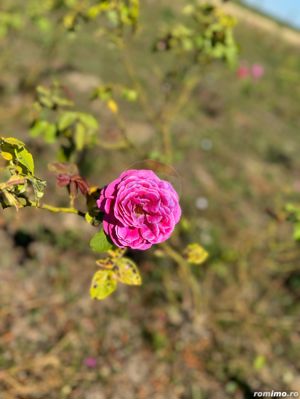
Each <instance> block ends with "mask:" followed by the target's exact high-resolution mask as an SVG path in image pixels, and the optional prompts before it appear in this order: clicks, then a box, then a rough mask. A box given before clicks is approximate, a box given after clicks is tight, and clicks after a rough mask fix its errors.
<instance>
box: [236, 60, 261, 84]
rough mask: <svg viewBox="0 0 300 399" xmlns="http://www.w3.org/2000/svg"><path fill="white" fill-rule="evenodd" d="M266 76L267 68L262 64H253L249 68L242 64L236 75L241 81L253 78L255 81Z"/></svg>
mask: <svg viewBox="0 0 300 399" xmlns="http://www.w3.org/2000/svg"><path fill="white" fill-rule="evenodd" d="M264 74H265V68H264V67H263V65H261V64H253V65H251V66H248V65H247V64H246V63H243V64H241V65H240V66H239V67H238V69H237V71H236V75H237V77H238V78H239V79H248V78H253V79H255V80H258V79H261V78H262V77H263V76H264Z"/></svg>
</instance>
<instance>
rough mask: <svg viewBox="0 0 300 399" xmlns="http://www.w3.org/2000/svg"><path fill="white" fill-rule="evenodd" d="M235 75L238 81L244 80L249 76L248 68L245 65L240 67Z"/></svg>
mask: <svg viewBox="0 0 300 399" xmlns="http://www.w3.org/2000/svg"><path fill="white" fill-rule="evenodd" d="M236 75H237V77H238V78H239V79H246V78H248V77H249V76H250V71H249V68H248V67H247V66H246V65H240V66H239V67H238V69H237V71H236Z"/></svg>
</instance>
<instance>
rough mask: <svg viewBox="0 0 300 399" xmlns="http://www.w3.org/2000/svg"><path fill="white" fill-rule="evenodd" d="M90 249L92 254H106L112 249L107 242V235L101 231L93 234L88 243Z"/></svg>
mask: <svg viewBox="0 0 300 399" xmlns="http://www.w3.org/2000/svg"><path fill="white" fill-rule="evenodd" d="M90 247H91V248H92V250H93V251H94V252H99V253H102V252H106V251H108V250H109V249H111V248H112V247H113V245H112V244H111V242H110V241H109V239H108V237H107V235H106V234H105V233H104V231H103V230H102V229H101V230H100V231H98V233H97V234H95V235H94V236H93V237H92V239H91V241H90Z"/></svg>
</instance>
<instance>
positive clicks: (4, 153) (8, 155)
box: [1, 151, 13, 161]
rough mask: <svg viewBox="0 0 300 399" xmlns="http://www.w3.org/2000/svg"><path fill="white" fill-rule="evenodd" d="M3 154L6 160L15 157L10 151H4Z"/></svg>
mask: <svg viewBox="0 0 300 399" xmlns="http://www.w3.org/2000/svg"><path fill="white" fill-rule="evenodd" d="M1 155H2V157H3V158H4V159H5V160H6V161H11V160H12V159H13V156H12V155H11V154H10V153H9V152H4V151H2V152H1Z"/></svg>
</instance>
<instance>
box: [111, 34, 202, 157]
mask: <svg viewBox="0 0 300 399" xmlns="http://www.w3.org/2000/svg"><path fill="white" fill-rule="evenodd" d="M118 47H119V49H120V52H121V60H122V62H123V65H124V68H125V70H126V72H127V75H128V77H129V79H130V80H131V82H132V84H133V86H134V89H135V90H136V92H137V93H138V99H139V100H140V105H141V107H142V109H143V111H144V113H145V115H146V117H147V119H148V121H149V122H150V123H151V124H152V125H153V126H155V127H156V129H157V132H158V133H159V134H160V136H161V143H162V153H163V159H164V161H165V162H166V163H169V164H171V163H172V162H173V158H174V155H173V145H172V125H173V122H174V119H175V118H176V116H177V115H178V114H179V113H180V111H181V110H182V109H183V108H184V107H185V105H186V104H187V103H188V102H189V100H190V98H191V95H192V92H193V90H194V89H195V87H196V86H197V84H198V83H199V76H198V74H197V75H193V74H192V70H191V68H184V71H183V76H182V82H183V83H182V86H181V88H180V90H179V91H180V94H179V95H178V96H175V101H174V102H173V101H168V102H166V103H165V105H164V106H163V107H162V109H161V110H160V112H159V114H157V113H156V112H155V110H153V109H152V107H151V104H150V101H149V99H148V97H147V95H146V92H145V90H144V88H143V86H142V84H141V82H140V81H139V79H138V74H137V71H136V69H135V66H134V62H132V57H131V55H130V51H129V48H128V45H127V44H126V43H125V42H124V41H123V40H119V41H118Z"/></svg>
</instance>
